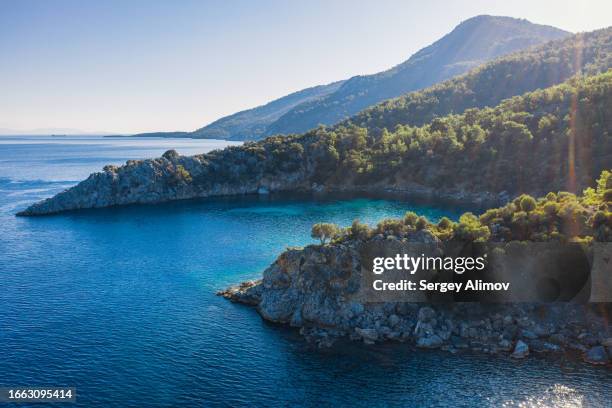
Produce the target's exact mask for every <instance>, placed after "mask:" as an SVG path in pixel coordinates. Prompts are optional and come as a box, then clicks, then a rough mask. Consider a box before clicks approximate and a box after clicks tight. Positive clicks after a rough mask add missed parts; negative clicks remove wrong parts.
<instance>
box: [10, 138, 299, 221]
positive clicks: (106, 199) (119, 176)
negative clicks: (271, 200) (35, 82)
mask: <svg viewBox="0 0 612 408" xmlns="http://www.w3.org/2000/svg"><path fill="white" fill-rule="evenodd" d="M230 152H234V156H233V160H235V161H241V160H242V158H243V154H241V152H240V151H239V150H235V149H232V148H229V149H225V150H223V151H217V152H212V153H210V154H203V155H196V156H180V155H179V154H178V153H177V152H176V151H175V150H169V151H167V152H166V153H164V155H163V156H162V157H161V158H157V159H148V160H130V161H128V162H127V163H126V164H125V165H124V166H120V167H118V166H106V167H104V170H103V171H102V172H99V173H93V174H92V175H90V176H89V177H88V178H87V179H86V180H84V181H82V182H80V183H79V184H77V185H76V186H74V187H72V188H70V189H68V190H66V191H64V192H62V193H59V194H57V195H56V196H54V197H51V198H49V199H46V200H44V201H41V202H39V203H36V204H33V205H31V206H30V207H28V208H27V209H26V210H24V211H22V212H20V213H19V214H18V215H43V214H52V213H58V212H62V211H70V210H78V209H85V208H101V207H111V206H119V205H128V204H144V203H160V202H165V201H173V200H184V199H191V198H203V197H215V196H227V195H242V194H257V193H262V192H263V193H267V192H269V191H286V190H302V189H303V187H304V186H303V181H304V180H305V179H306V178H307V177H306V176H305V173H304V171H303V169H300V170H298V171H295V172H287V173H284V174H282V175H278V176H274V175H271V174H269V173H264V172H262V171H253V172H248V171H245V169H244V166H243V167H240V166H238V165H233V163H224V159H225V158H226V157H227V156H229V155H228V153H230ZM232 172H233V173H235V174H234V175H233V176H232Z"/></svg>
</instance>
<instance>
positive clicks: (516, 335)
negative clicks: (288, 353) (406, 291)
mask: <svg viewBox="0 0 612 408" xmlns="http://www.w3.org/2000/svg"><path fill="white" fill-rule="evenodd" d="M415 239H421V240H422V237H421V238H418V237H415ZM358 247H359V244H358V243H355V244H349V245H337V244H328V245H321V246H319V245H312V246H308V247H306V248H303V249H289V250H287V251H285V252H284V253H282V254H281V255H280V256H279V257H278V259H277V260H276V261H275V262H274V263H273V264H272V265H271V266H270V267H268V268H267V269H266V270H265V271H264V272H263V278H262V279H261V280H257V281H250V282H244V283H242V284H240V285H238V286H233V287H230V288H228V289H226V290H223V291H220V292H218V295H220V296H223V297H225V298H226V299H229V300H231V301H233V302H238V303H242V304H246V305H250V306H254V307H255V308H256V309H257V311H258V313H259V314H260V315H261V316H262V318H263V319H265V320H267V321H270V322H276V323H281V324H286V325H289V326H291V327H296V328H299V330H300V333H301V335H303V336H304V337H305V338H306V340H307V341H309V342H310V343H312V344H314V345H316V346H318V347H329V346H331V345H333V344H334V343H335V342H336V341H338V340H340V339H350V340H354V341H362V342H364V343H366V344H375V343H379V342H387V341H393V342H401V343H407V344H412V345H416V347H419V348H425V349H442V350H447V351H449V352H451V353H456V352H459V351H461V350H472V351H476V352H482V353H489V354H506V355H509V356H510V357H512V358H517V359H520V358H525V357H527V356H528V355H529V354H532V353H552V354H555V353H558V354H562V353H564V352H570V353H571V352H579V353H582V354H583V357H584V360H585V361H586V362H588V363H591V364H598V365H609V364H610V361H612V333H610V329H609V327H608V323H607V321H606V319H605V316H606V314H605V313H606V310H607V311H609V305H604V304H584V305H582V304H573V303H512V304H511V303H499V304H492V303H491V304H484V303H448V304H433V303H426V302H415V303H409V302H378V303H371V302H364V301H361V300H359V299H358V298H357V297H355V296H354V294H356V293H357V292H358V291H359V288H358V286H359V284H360V283H359V282H360V281H361V274H362V268H361V266H360V258H359V248H358Z"/></svg>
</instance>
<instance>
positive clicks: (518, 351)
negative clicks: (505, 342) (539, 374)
mask: <svg viewBox="0 0 612 408" xmlns="http://www.w3.org/2000/svg"><path fill="white" fill-rule="evenodd" d="M528 355H529V346H528V345H527V343H525V342H524V341H522V340H519V341H517V342H516V345H515V346H514V351H513V352H512V354H511V355H510V357H512V358H525V357H527V356H528Z"/></svg>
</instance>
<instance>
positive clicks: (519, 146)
mask: <svg viewBox="0 0 612 408" xmlns="http://www.w3.org/2000/svg"><path fill="white" fill-rule="evenodd" d="M610 106H612V71H608V72H607V73H605V74H599V75H596V76H592V77H586V78H573V79H571V80H569V81H567V82H566V83H563V84H561V85H558V86H554V87H551V88H547V89H543V90H537V91H534V92H531V93H527V94H525V95H523V96H516V97H513V98H511V99H508V100H505V101H504V102H502V103H501V104H500V105H498V106H497V107H494V108H483V109H473V108H472V109H468V110H467V111H466V112H465V113H463V114H461V115H448V116H445V117H441V118H436V119H434V120H432V121H431V122H430V123H428V124H426V125H424V126H420V127H413V126H410V125H398V126H397V127H396V129H395V130H394V131H393V132H389V131H387V130H383V131H382V132H381V134H380V135H377V134H372V133H371V132H369V131H368V129H367V128H363V127H358V126H356V125H354V124H348V125H346V126H338V127H335V128H333V129H325V128H320V129H317V130H313V131H311V132H308V133H306V134H305V135H303V136H296V137H291V138H288V139H285V138H281V137H276V138H269V139H267V140H266V141H264V142H262V143H258V144H247V145H245V146H244V147H242V148H234V149H244V150H245V153H247V152H248V154H252V155H257V156H259V155H263V157H265V158H266V159H265V160H264V163H265V168H266V169H270V170H271V171H278V172H283V171H290V170H291V169H294V168H299V167H300V166H313V165H314V167H315V171H314V172H313V180H312V181H313V182H316V183H320V184H325V185H328V186H334V185H335V186H343V185H353V186H359V185H361V186H365V187H367V186H374V185H379V184H384V185H388V186H402V185H410V184H411V183H416V184H420V185H426V186H430V187H435V188H460V189H465V190H475V191H503V190H506V191H508V192H511V193H518V192H544V191H549V190H561V189H569V190H574V191H578V190H580V189H582V188H584V187H586V186H589V185H591V184H592V183H593V181H594V179H595V177H596V176H597V175H598V174H599V173H600V172H601V171H602V170H604V169H606V168H609V167H611V166H612V121H611V120H610ZM225 154H226V155H227V154H229V151H228V152H227V153H225ZM259 157H262V156H259ZM257 162H259V160H258V161H257ZM253 163H254V164H255V163H256V162H253ZM246 173H247V174H256V173H257V171H256V169H255V168H253V169H249V170H247V171H246Z"/></svg>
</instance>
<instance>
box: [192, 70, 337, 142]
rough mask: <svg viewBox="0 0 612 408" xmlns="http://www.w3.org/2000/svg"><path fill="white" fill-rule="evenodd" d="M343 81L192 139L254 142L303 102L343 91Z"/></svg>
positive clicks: (218, 124)
mask: <svg viewBox="0 0 612 408" xmlns="http://www.w3.org/2000/svg"><path fill="white" fill-rule="evenodd" d="M343 83H344V81H338V82H333V83H331V84H327V85H320V86H315V87H312V88H307V89H303V90H301V91H298V92H294V93H292V94H290V95H287V96H283V97H282V98H279V99H276V100H274V101H272V102H270V103H267V104H265V105H263V106H259V107H257V108H253V109H248V110H244V111H241V112H238V113H234V114H233V115H230V116H226V117H223V118H221V119H218V120H216V121H214V122H213V123H211V124H210V125H207V126H205V127H203V128H200V129H198V130H196V131H194V132H192V133H191V134H189V137H196V138H207V139H234V140H253V139H259V138H261V137H262V136H263V135H264V134H265V133H266V130H267V128H268V126H269V125H270V124H271V123H274V121H276V120H278V119H279V118H280V117H281V116H282V115H284V114H285V113H287V112H289V111H290V110H291V109H293V108H295V107H296V106H299V105H301V104H303V103H309V102H311V101H314V100H317V99H320V98H323V97H325V96H327V95H329V94H331V93H334V92H335V91H337V90H338V88H340V86H341V85H342V84H343Z"/></svg>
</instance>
